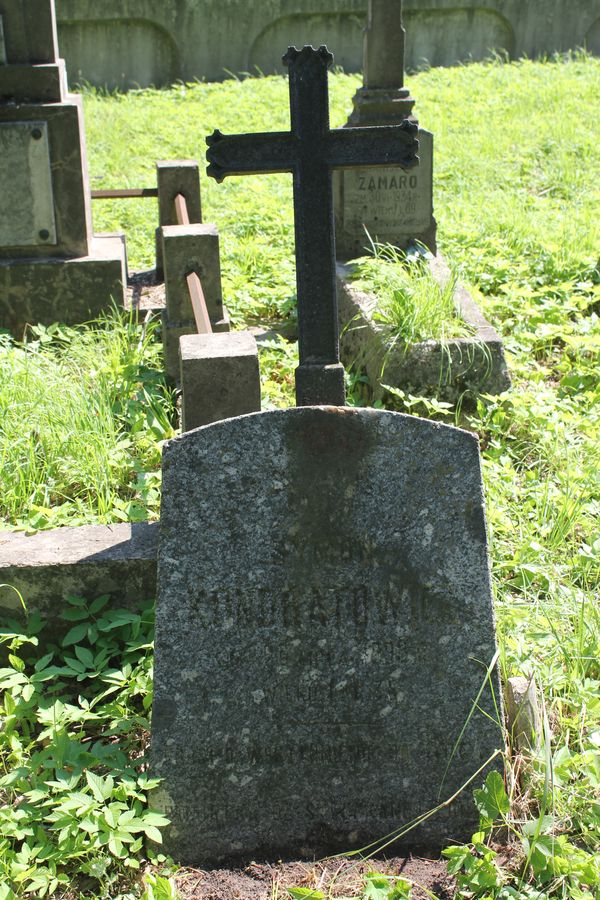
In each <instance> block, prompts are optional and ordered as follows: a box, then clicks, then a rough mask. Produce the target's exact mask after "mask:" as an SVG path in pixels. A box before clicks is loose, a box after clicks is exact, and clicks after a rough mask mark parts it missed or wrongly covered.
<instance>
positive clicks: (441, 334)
mask: <svg viewBox="0 0 600 900" xmlns="http://www.w3.org/2000/svg"><path fill="white" fill-rule="evenodd" d="M350 265H351V266H352V269H351V275H350V278H351V280H352V282H353V283H354V285H355V287H357V288H358V289H359V290H363V291H366V292H368V293H371V294H374V295H375V296H376V297H377V306H376V307H375V309H374V310H373V319H374V320H375V321H376V322H379V323H381V324H382V325H383V326H384V327H385V329H386V331H387V332H388V333H389V339H390V344H391V345H392V346H394V345H396V344H397V343H398V342H400V344H401V345H405V346H409V345H410V344H416V343H418V342H419V341H425V340H430V339H431V340H441V341H444V340H448V339H449V338H453V337H464V336H467V335H469V334H472V333H473V329H472V328H469V326H468V325H467V324H466V322H464V321H463V319H461V318H460V316H459V315H458V312H457V309H456V306H455V303H454V291H455V288H456V276H453V277H452V278H450V279H449V281H448V282H447V283H446V284H440V283H439V282H438V281H437V280H436V279H435V278H434V277H433V275H432V273H431V270H430V269H429V266H428V264H427V259H426V257H425V256H423V255H422V254H419V253H413V254H405V253H401V252H400V251H398V250H396V248H395V247H393V246H392V245H391V244H373V254H372V255H371V256H362V257H360V258H359V259H356V260H353V261H352V263H351V264H350Z"/></svg>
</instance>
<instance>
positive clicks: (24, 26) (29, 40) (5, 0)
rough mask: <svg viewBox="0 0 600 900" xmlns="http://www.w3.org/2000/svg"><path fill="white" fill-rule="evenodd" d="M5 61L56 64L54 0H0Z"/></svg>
mask: <svg viewBox="0 0 600 900" xmlns="http://www.w3.org/2000/svg"><path fill="white" fill-rule="evenodd" d="M0 16H1V17H2V23H3V30H4V43H5V48H6V58H7V62H8V63H17V64H18V63H24V64H31V63H55V62H56V61H57V57H58V47H57V39H56V15H55V10H54V0H0Z"/></svg>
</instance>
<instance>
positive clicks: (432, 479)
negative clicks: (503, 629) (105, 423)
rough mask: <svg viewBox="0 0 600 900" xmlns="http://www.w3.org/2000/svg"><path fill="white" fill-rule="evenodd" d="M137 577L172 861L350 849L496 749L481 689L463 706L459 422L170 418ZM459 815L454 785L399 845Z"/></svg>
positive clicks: (474, 574)
mask: <svg viewBox="0 0 600 900" xmlns="http://www.w3.org/2000/svg"><path fill="white" fill-rule="evenodd" d="M157 577H158V594H157V597H158V599H157V631H156V658H155V670H154V706H153V714H152V716H153V718H152V754H151V760H152V772H153V775H155V776H158V777H160V778H161V779H163V780H162V784H161V787H160V788H159V789H158V790H157V792H156V793H155V795H154V805H155V806H156V807H157V808H159V809H162V810H164V811H165V812H166V814H167V815H168V816H169V818H170V819H171V821H172V825H171V826H170V827H169V828H168V829H167V832H166V835H165V847H166V850H167V852H168V853H170V854H172V855H173V856H174V857H175V858H176V859H177V860H180V861H182V862H184V863H189V864H203V865H204V864H208V863H215V862H222V861H224V860H230V859H239V860H243V859H249V858H256V857H257V856H258V855H261V854H264V855H266V856H269V857H272V856H274V855H275V856H282V855H284V854H291V855H302V856H312V855H313V854H317V855H322V854H325V853H330V852H338V851H349V850H352V849H356V848H359V847H361V846H364V845H365V844H367V843H369V842H370V841H372V840H376V839H378V838H381V837H382V836H383V835H385V834H387V833H389V832H391V831H393V830H394V829H396V828H398V827H400V826H401V825H403V824H405V823H406V822H408V821H409V820H411V819H413V818H414V817H415V816H417V815H420V814H423V813H425V812H427V811H428V810H430V809H432V808H433V807H435V806H437V804H438V802H439V800H440V799H444V798H446V797H449V796H450V795H451V794H452V793H453V792H454V791H456V790H457V789H458V788H459V787H461V786H462V785H463V784H464V783H465V782H466V781H467V780H468V779H469V778H470V777H471V776H472V775H473V774H474V773H475V772H476V771H477V769H478V768H479V767H480V766H482V765H483V764H485V763H486V761H487V760H488V758H489V757H490V756H491V755H493V753H494V751H495V749H496V748H497V747H499V746H501V740H502V737H501V732H500V728H499V727H498V725H497V724H495V722H494V719H495V718H496V716H497V709H498V707H496V705H495V703H494V702H493V700H492V697H491V692H490V690H489V684H488V685H487V686H486V687H485V689H484V690H483V693H482V695H481V696H480V697H479V700H478V707H477V709H476V710H475V711H473V705H474V703H475V702H476V699H477V697H478V693H479V690H480V688H481V687H482V685H483V684H484V683H485V681H486V677H485V676H486V668H487V667H488V665H489V664H490V662H491V661H492V659H493V657H494V653H495V637H494V621H493V613H492V600H491V592H490V575H489V569H488V558H487V546H486V531H485V521H484V509H483V495H482V484H481V473H480V463H479V453H478V446H477V441H476V439H475V437H473V436H472V435H470V434H467V433H466V432H463V431H459V430H458V429H454V428H451V427H449V426H444V425H439V424H436V423H433V422H429V421H425V420H421V419H418V418H415V417H409V416H404V415H400V414H398V413H390V412H382V411H375V410H349V409H343V408H334V407H323V408H315V407H305V408H297V409H291V410H285V411H276V412H268V413H262V414H260V413H259V414H255V415H249V416H243V417H241V418H237V419H229V420H226V421H224V422H220V423H218V424H215V425H210V426H207V427H205V428H200V429H197V430H196V431H193V432H190V433H188V434H185V435H182V436H181V437H180V438H178V439H175V440H173V441H170V442H169V443H168V444H167V445H166V446H165V449H164V456H163V494H162V508H161V535H160V541H159V552H158V576H157ZM490 683H491V684H492V685H493V688H494V692H495V694H496V697H495V701H496V703H498V704H500V703H501V699H500V694H499V691H498V680H497V677H496V674H495V673H494V675H493V676H492V678H491V681H490ZM471 713H473V715H472V716H471V718H469V716H470V714H471ZM465 726H466V728H465V732H464V735H463V736H462V740H461V741H459V736H460V734H461V731H462V730H463V727H465ZM457 742H458V746H457ZM481 777H483V776H481ZM476 826H477V811H476V809H475V806H474V804H473V800H472V794H471V791H470V790H469V789H467V790H466V791H464V792H463V793H462V794H461V795H460V796H459V797H458V799H457V800H456V801H455V802H454V803H453V804H452V805H451V806H450V807H449V808H447V809H444V810H443V811H441V812H439V813H438V814H436V815H435V816H433V817H432V818H430V819H428V820H427V822H425V823H424V824H423V825H422V826H420V827H419V828H418V829H416V830H415V831H412V832H410V833H409V834H408V835H407V838H406V839H405V841H404V843H405V844H406V845H411V846H413V847H424V846H427V847H439V846H440V845H441V844H443V843H445V842H446V841H447V840H448V839H450V838H452V839H455V840H465V839H468V838H470V836H471V834H472V832H473V830H474V829H475V828H476Z"/></svg>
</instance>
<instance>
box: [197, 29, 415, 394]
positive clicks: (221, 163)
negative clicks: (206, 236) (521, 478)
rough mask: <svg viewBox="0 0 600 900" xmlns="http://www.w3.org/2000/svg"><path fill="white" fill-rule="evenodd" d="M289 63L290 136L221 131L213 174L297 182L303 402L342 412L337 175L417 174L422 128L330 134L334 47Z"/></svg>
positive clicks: (212, 148)
mask: <svg viewBox="0 0 600 900" xmlns="http://www.w3.org/2000/svg"><path fill="white" fill-rule="evenodd" d="M283 62H284V64H285V65H286V66H287V67H288V70H289V89H290V118H291V130H290V131H285V132H274V133H272V134H239V135H223V134H221V132H220V131H218V130H216V131H215V132H214V134H212V135H211V136H210V137H209V138H208V139H207V143H208V146H209V150H208V153H207V159H208V162H209V166H208V168H207V170H206V171H207V174H208V175H210V176H212V177H213V178H216V180H217V181H222V180H223V179H224V178H225V177H226V176H228V175H248V174H257V173H262V172H267V173H271V172H291V173H292V174H293V184H294V230H295V238H296V284H297V289H298V350H299V357H300V364H299V366H298V368H297V369H296V402H297V404H298V405H299V406H310V405H311V404H327V403H333V404H343V403H344V369H343V366H342V365H341V363H340V353H339V330H338V321H337V304H336V283H335V277H336V276H335V235H334V228H333V194H332V184H331V180H332V173H333V170H334V169H343V168H348V167H350V168H352V167H354V166H361V165H367V164H368V165H371V166H382V165H385V164H390V163H396V164H398V165H402V166H403V167H404V168H405V169H409V168H412V167H413V166H414V165H415V164H416V163H417V155H416V153H417V148H418V144H417V142H416V140H415V132H416V130H417V128H416V125H415V124H414V123H413V122H411V121H409V120H408V119H404V120H402V122H400V123H399V124H395V125H391V126H382V127H380V128H377V129H373V128H354V129H349V130H345V129H343V128H337V129H330V128H329V97H328V93H327V70H328V69H329V67H330V66H331V64H332V62H333V55H332V54H331V53H330V52H329V51H328V49H327V47H319V49H318V50H315V48H314V47H303V48H302V50H297V49H296V48H295V47H289V48H288V51H287V53H286V54H285V56H284V57H283ZM375 171H377V170H375Z"/></svg>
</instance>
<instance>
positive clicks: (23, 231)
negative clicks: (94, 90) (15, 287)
mask: <svg viewBox="0 0 600 900" xmlns="http://www.w3.org/2000/svg"><path fill="white" fill-rule="evenodd" d="M56 242H57V241H56V223H55V219H54V196H53V193H52V174H51V170H50V149H49V144H48V126H47V123H46V122H4V123H1V124H0V247H43V246H51V245H53V244H54V245H55V244H56Z"/></svg>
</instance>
